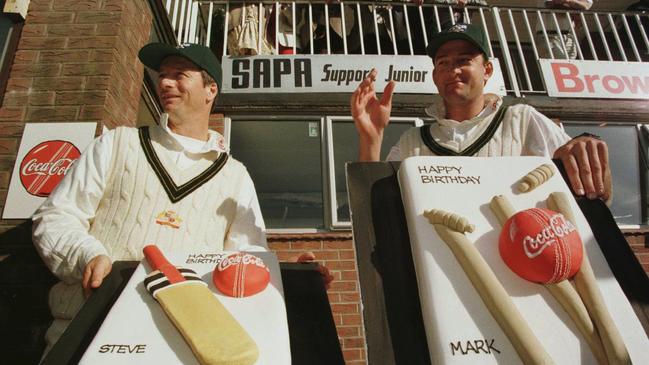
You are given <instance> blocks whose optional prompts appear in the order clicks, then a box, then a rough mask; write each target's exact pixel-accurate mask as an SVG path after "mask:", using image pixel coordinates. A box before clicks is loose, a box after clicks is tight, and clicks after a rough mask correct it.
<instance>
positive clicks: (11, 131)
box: [0, 122, 25, 138]
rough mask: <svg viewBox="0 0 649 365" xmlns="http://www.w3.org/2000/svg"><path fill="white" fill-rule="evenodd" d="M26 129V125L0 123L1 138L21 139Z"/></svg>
mask: <svg viewBox="0 0 649 365" xmlns="http://www.w3.org/2000/svg"><path fill="white" fill-rule="evenodd" d="M24 129H25V124H24V123H22V122H21V123H16V124H12V123H0V136H3V137H15V138H20V137H22V135H23V130H24Z"/></svg>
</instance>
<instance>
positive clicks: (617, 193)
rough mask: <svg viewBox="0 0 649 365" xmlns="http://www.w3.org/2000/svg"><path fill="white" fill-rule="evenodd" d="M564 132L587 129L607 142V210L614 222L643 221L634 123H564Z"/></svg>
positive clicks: (633, 222) (632, 222)
mask: <svg viewBox="0 0 649 365" xmlns="http://www.w3.org/2000/svg"><path fill="white" fill-rule="evenodd" d="M564 128H565V130H566V132H567V133H568V134H569V135H570V136H572V137H575V136H578V135H580V134H582V133H584V132H589V133H593V134H596V135H598V136H601V137H602V139H603V140H604V141H606V143H607V144H608V146H609V149H608V152H609V163H610V165H611V174H612V178H613V201H612V205H611V207H610V208H611V212H612V213H613V216H614V217H615V221H616V222H617V223H618V224H633V225H636V224H646V222H643V219H642V207H641V203H640V196H641V190H640V166H641V164H640V157H639V154H638V151H639V149H638V137H637V131H636V127H635V126H629V125H606V126H595V125H587V124H565V123H564Z"/></svg>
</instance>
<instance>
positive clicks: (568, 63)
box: [539, 59, 649, 99]
mask: <svg viewBox="0 0 649 365" xmlns="http://www.w3.org/2000/svg"><path fill="white" fill-rule="evenodd" d="M539 62H540V64H541V72H542V73H543V80H544V81H545V86H546V88H547V90H548V95H549V96H556V97H573V98H607V99H649V64H647V63H644V62H614V61H582V60H551V59H540V60H539Z"/></svg>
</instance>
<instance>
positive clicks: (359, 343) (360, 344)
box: [343, 337, 365, 349]
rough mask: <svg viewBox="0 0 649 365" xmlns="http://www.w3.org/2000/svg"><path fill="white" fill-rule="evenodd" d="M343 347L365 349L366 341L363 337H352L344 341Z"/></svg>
mask: <svg viewBox="0 0 649 365" xmlns="http://www.w3.org/2000/svg"><path fill="white" fill-rule="evenodd" d="M343 346H344V348H346V349H354V348H358V349H362V348H365V340H364V339H363V338H362V337H352V338H345V339H343Z"/></svg>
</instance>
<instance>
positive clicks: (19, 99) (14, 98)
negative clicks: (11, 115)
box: [2, 91, 29, 106]
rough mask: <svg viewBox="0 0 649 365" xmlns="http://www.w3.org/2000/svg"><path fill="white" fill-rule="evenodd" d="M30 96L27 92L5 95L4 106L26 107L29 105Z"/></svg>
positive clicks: (14, 92) (13, 92)
mask: <svg viewBox="0 0 649 365" xmlns="http://www.w3.org/2000/svg"><path fill="white" fill-rule="evenodd" d="M28 99H29V95H27V93H25V92H18V91H10V92H7V93H5V95H4V99H3V100H2V105H4V106H24V105H25V104H27V100H28Z"/></svg>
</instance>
